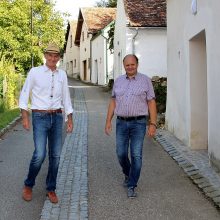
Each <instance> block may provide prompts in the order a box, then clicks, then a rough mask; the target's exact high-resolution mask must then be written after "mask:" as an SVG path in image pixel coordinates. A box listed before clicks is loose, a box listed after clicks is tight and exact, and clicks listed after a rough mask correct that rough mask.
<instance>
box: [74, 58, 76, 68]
mask: <svg viewBox="0 0 220 220" xmlns="http://www.w3.org/2000/svg"><path fill="white" fill-rule="evenodd" d="M74 67H76V59H74Z"/></svg>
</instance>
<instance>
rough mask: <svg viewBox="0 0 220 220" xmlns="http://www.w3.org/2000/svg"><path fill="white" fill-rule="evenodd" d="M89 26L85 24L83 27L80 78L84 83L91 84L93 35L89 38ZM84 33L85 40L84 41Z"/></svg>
mask: <svg viewBox="0 0 220 220" xmlns="http://www.w3.org/2000/svg"><path fill="white" fill-rule="evenodd" d="M87 32H88V29H87V26H86V24H85V22H83V25H82V31H81V37H80V78H81V79H82V80H84V81H88V82H90V66H91V65H90V62H91V61H90V50H91V48H90V47H91V45H90V40H91V38H92V35H91V34H89V36H87ZM83 33H84V40H83ZM85 61H86V75H85V74H84V62H85Z"/></svg>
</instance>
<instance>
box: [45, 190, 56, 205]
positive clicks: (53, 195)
mask: <svg viewBox="0 0 220 220" xmlns="http://www.w3.org/2000/svg"><path fill="white" fill-rule="evenodd" d="M47 196H48V198H49V200H50V201H51V202H52V203H58V198H57V195H56V193H55V192H54V191H51V192H48V193H47Z"/></svg>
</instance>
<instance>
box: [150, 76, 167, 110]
mask: <svg viewBox="0 0 220 220" xmlns="http://www.w3.org/2000/svg"><path fill="white" fill-rule="evenodd" d="M152 83H153V87H154V92H155V95H156V102H157V111H158V113H165V112H166V99H167V78H166V77H161V78H160V77H158V76H154V77H153V78H152Z"/></svg>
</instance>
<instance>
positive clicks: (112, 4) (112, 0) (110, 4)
mask: <svg viewBox="0 0 220 220" xmlns="http://www.w3.org/2000/svg"><path fill="white" fill-rule="evenodd" d="M96 6H97V7H107V8H116V7H117V0H99V1H97V2H96Z"/></svg>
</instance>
